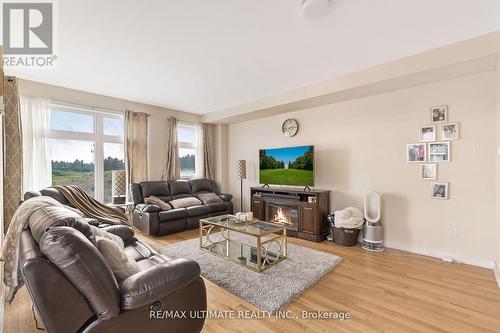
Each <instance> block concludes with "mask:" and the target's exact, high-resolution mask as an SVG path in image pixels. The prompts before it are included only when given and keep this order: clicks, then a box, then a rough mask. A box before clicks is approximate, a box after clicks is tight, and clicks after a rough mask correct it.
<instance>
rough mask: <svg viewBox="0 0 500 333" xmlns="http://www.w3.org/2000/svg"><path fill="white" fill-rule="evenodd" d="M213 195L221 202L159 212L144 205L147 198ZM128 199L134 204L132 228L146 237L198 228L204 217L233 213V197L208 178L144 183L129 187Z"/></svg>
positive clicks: (173, 198)
mask: <svg viewBox="0 0 500 333" xmlns="http://www.w3.org/2000/svg"><path fill="white" fill-rule="evenodd" d="M210 192H211V193H215V194H217V195H218V196H219V198H221V200H222V202H218V203H211V204H206V205H205V204H202V205H195V206H191V207H187V208H177V209H170V210H168V211H162V210H161V208H160V207H159V206H157V205H151V204H146V203H144V199H145V198H147V197H150V196H155V197H158V198H160V199H161V200H163V201H165V202H169V201H171V200H176V199H182V198H188V197H197V196H198V195H200V194H202V193H210ZM132 196H133V199H134V202H135V204H136V206H135V209H134V213H133V221H134V226H135V227H136V228H137V229H139V230H141V231H142V232H144V233H145V234H147V235H152V236H161V235H166V234H171V233H175V232H179V231H183V230H186V229H193V228H197V227H198V226H199V220H200V219H201V218H204V217H208V216H216V215H222V214H232V213H233V203H232V202H231V199H232V198H233V196H232V195H231V194H227V193H221V192H220V190H219V187H218V186H217V183H215V182H214V181H213V180H209V179H194V180H189V181H187V180H172V181H148V182H142V183H136V184H132Z"/></svg>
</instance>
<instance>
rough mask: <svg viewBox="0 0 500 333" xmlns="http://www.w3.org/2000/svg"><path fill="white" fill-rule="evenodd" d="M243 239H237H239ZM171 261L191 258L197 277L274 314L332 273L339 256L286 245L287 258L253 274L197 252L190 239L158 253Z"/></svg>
mask: <svg viewBox="0 0 500 333" xmlns="http://www.w3.org/2000/svg"><path fill="white" fill-rule="evenodd" d="M243 237H246V236H243V235H242V236H239V237H238V238H240V239H239V240H242V239H244V238H243ZM160 252H161V253H163V254H165V255H167V256H169V257H171V258H188V259H192V260H194V261H196V262H198V264H199V265H200V267H201V275H202V276H203V277H205V278H207V279H208V280H210V281H212V282H213V283H215V284H217V285H219V286H220V287H222V288H224V289H226V290H228V291H229V292H231V293H233V294H235V295H237V296H239V297H241V298H242V299H244V300H246V301H248V302H250V303H252V304H254V305H255V306H257V307H258V308H260V309H262V310H264V311H270V312H275V311H278V310H280V309H282V308H283V307H284V306H285V305H287V304H288V303H290V302H291V301H293V300H294V299H295V298H296V297H297V296H299V295H300V294H301V293H303V292H304V291H305V290H306V289H307V288H309V287H310V286H312V285H313V284H314V283H315V282H317V281H318V280H319V279H320V278H321V277H322V276H323V275H325V274H326V273H328V272H329V271H330V270H332V269H333V268H334V267H335V266H336V265H337V264H338V263H339V262H340V261H341V260H342V258H341V257H338V256H335V255H332V254H328V253H325V252H320V251H316V250H312V249H309V248H306V247H302V246H298V245H295V244H290V243H288V258H287V259H286V260H284V261H282V262H280V263H278V264H277V265H275V266H273V267H270V268H269V269H267V270H265V271H264V272H261V273H257V272H254V271H251V270H249V269H247V268H245V267H242V266H240V265H238V264H236V263H234V262H231V261H229V260H226V259H223V258H219V257H217V256H215V255H213V254H210V253H208V252H205V251H202V250H200V249H199V240H198V239H197V238H196V239H190V240H187V241H183V242H180V243H177V244H174V245H170V246H167V247H165V248H162V249H161V250H160Z"/></svg>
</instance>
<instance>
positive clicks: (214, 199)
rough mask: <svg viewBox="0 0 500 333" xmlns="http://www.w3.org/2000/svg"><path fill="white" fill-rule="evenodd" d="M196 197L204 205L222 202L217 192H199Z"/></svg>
mask: <svg viewBox="0 0 500 333" xmlns="http://www.w3.org/2000/svg"><path fill="white" fill-rule="evenodd" d="M198 199H200V200H201V202H203V204H204V205H208V204H212V203H218V202H223V201H222V199H221V198H219V196H218V195H217V194H215V193H212V192H209V193H200V194H198Z"/></svg>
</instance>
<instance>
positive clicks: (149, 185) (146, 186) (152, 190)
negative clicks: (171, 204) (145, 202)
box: [141, 181, 170, 201]
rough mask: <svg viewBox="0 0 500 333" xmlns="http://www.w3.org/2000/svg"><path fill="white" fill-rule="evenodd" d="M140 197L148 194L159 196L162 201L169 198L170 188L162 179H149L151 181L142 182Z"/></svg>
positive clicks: (148, 195)
mask: <svg viewBox="0 0 500 333" xmlns="http://www.w3.org/2000/svg"><path fill="white" fill-rule="evenodd" d="M141 189H142V197H143V198H147V197H150V196H152V195H153V196H155V197H158V198H160V199H161V200H163V201H169V200H170V188H169V186H168V183H167V182H163V181H151V182H142V183H141Z"/></svg>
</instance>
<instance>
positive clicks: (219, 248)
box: [200, 214, 287, 272]
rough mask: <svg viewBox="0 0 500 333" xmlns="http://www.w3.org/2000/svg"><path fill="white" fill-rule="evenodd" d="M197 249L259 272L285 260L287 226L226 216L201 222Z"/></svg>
mask: <svg viewBox="0 0 500 333" xmlns="http://www.w3.org/2000/svg"><path fill="white" fill-rule="evenodd" d="M200 249H202V250H204V251H207V252H209V253H211V254H213V255H216V256H219V257H222V258H224V259H227V260H231V261H233V262H235V263H237V264H239V265H242V266H245V267H246V268H248V269H251V270H254V271H256V272H262V271H264V270H266V269H267V268H269V267H271V266H274V265H276V264H278V263H279V262H280V261H283V260H285V259H286V258H287V238H286V226H285V225H281V224H276V223H269V222H264V221H259V220H253V221H252V222H238V220H237V219H236V217H235V216H233V215H227V214H226V215H220V216H215V217H209V218H205V219H200Z"/></svg>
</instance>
